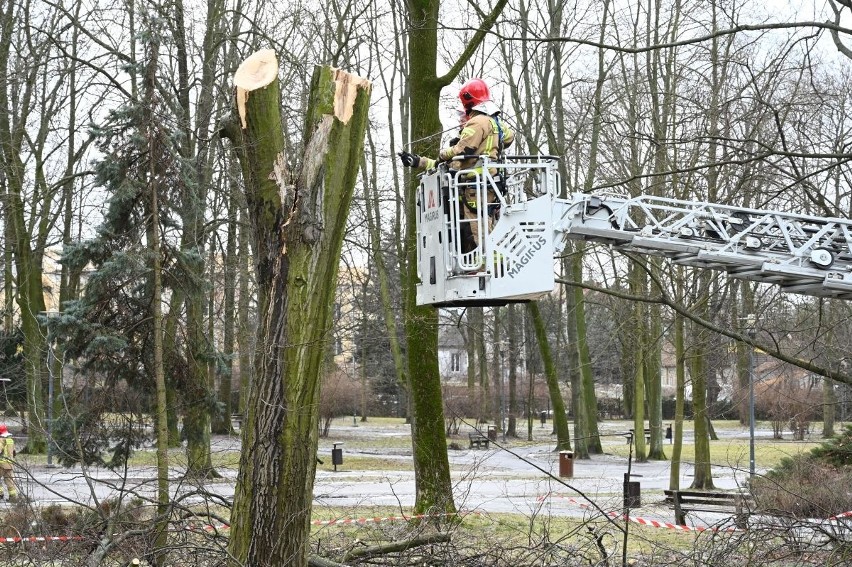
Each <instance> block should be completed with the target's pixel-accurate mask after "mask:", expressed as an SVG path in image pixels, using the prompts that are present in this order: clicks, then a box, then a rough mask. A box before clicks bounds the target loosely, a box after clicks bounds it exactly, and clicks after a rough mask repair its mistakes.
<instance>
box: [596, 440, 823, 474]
mask: <svg viewBox="0 0 852 567" xmlns="http://www.w3.org/2000/svg"><path fill="white" fill-rule="evenodd" d="M819 444H820V442H818V441H785V440H775V439H759V440H758V441H756V442H755V445H754V462H755V466H757V467H759V468H773V467H775V466H777V465H778V464H779V463H780V462H781V459H783V458H784V457H792V456H795V455H801V454H804V453H807V452H809V451H810V450H811V449H813V448H814V447H816V446H818V445H819ZM663 450H664V452H665V454H666V457H667V458H669V459H671V457H672V446H671V445H669V444H668V443H666V444H665V445H664V447H663ZM605 451H606V452H607V453H611V454H613V455H619V456H622V457H627V454H628V446H627V444H622V445H611V446H606V447H605ZM680 458H681V461H686V462H695V445H694V444H691V443H690V444H686V443H685V444H684V445H683V447H682V451H681V457H680ZM710 463H711V464H713V465H717V466H724V467H732V468H738V469H741V470H748V468H749V440H748V439H720V440H719V441H711V442H710Z"/></svg>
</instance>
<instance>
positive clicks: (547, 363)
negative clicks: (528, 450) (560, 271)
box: [527, 301, 571, 451]
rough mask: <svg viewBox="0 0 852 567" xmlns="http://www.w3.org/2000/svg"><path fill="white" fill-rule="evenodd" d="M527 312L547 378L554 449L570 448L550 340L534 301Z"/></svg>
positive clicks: (563, 405) (564, 449)
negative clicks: (554, 438)
mask: <svg viewBox="0 0 852 567" xmlns="http://www.w3.org/2000/svg"><path fill="white" fill-rule="evenodd" d="M527 313H529V315H530V318H531V319H532V324H533V328H534V329H535V338H536V342H537V343H538V347H539V350H540V351H541V360H542V363H543V364H544V377H545V379H546V380H547V389H548V391H549V392H550V403H551V405H552V406H553V427H554V429H555V430H556V448H555V449H554V451H570V450H571V433H570V429H569V428H568V416H567V415H566V414H565V401H564V400H563V399H562V392H561V391H560V390H559V378H558V377H557V376H556V367H555V366H554V364H553V354H552V353H551V352H550V341H548V339H547V332H546V331H545V328H544V320H543V319H542V317H541V312H540V311H539V309H538V304H537V303H536V302H535V301H530V302H529V303H527Z"/></svg>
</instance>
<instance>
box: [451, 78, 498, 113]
mask: <svg viewBox="0 0 852 567" xmlns="http://www.w3.org/2000/svg"><path fill="white" fill-rule="evenodd" d="M459 100H461V103H462V106H464V107H465V110H468V111H470V109H471V108H472V107H474V106H476V105H477V104H481V103H483V102H485V101H489V100H491V91H489V90H488V85H486V84H485V81H483V80H482V79H471V80H469V81H468V82H466V83H465V84H464V85H462V88H461V89H460V90H459Z"/></svg>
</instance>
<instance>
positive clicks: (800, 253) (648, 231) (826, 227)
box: [554, 194, 852, 299]
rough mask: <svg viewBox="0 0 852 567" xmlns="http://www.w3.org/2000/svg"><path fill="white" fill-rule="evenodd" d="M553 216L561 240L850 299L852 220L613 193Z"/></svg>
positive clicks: (559, 208)
mask: <svg viewBox="0 0 852 567" xmlns="http://www.w3.org/2000/svg"><path fill="white" fill-rule="evenodd" d="M554 217H555V218H554V230H555V231H556V232H557V233H558V234H560V235H562V237H563V238H579V239H584V240H592V241H596V242H604V243H607V244H611V245H613V246H614V247H615V248H616V249H618V250H622V251H629V252H635V253H637V254H650V255H655V256H664V257H666V258H670V259H671V260H672V261H673V262H674V263H676V264H682V265H686V266H696V267H699V268H710V269H714V270H722V271H725V272H727V273H728V274H729V275H730V276H732V277H736V278H742V279H747V280H752V281H756V282H761V283H770V284H777V285H780V286H781V289H782V291H785V292H790V293H799V294H804V295H814V296H819V297H836V298H840V299H852V221H849V220H845V219H840V218H822V217H814V216H809V215H796V214H790V213H782V212H778V211H768V210H759V209H747V208H743V207H735V206H730V205H718V204H714V203H704V202H699V201H683V200H677V199H668V198H665V197H652V196H647V195H643V196H640V197H635V198H629V197H625V196H619V195H615V194H596V195H586V194H575V195H573V197H572V198H571V200H567V201H563V200H556V207H555V210H554ZM557 217H558V218H557ZM558 247H559V244H558V243H557V248H558Z"/></svg>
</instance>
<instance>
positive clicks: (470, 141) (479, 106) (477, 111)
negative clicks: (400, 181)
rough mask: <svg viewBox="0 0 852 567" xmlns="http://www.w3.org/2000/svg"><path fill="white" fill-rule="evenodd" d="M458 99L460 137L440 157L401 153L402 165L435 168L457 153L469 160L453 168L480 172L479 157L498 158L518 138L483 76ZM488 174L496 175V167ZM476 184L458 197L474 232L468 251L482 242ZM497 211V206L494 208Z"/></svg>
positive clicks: (491, 220) (469, 84)
mask: <svg viewBox="0 0 852 567" xmlns="http://www.w3.org/2000/svg"><path fill="white" fill-rule="evenodd" d="M459 100H460V101H461V103H462V106H463V108H464V116H465V117H466V121H465V122H464V124H463V125H462V129H461V132H460V134H459V137H458V138H454V139H452V140H450V145H449V146H448V147H446V148H444V149H442V150H441V151H440V153H439V154H438V160H437V161H436V160H434V159H431V158H426V157H420V156H418V155H417V154H412V153H408V152H401V153H400V154H399V157H400V160H401V161H402V165H403V166H405V167H415V168H421V169H432V168H434V167H435V165H436V164H437V162H438V161H448V160H451V159H452V158H453V157H456V156H463V155H466V156H471V157H470V158H468V159H464V160H460V161H453V162H452V163H451V164H450V167H451V168H452V169H454V170H462V169H472V170H474V171H477V172H479V173H481V170H482V166H481V165H480V166H478V167H477V162H478V161H479V157H478V156H488V157H489V158H491V159H492V160H496V159H498V158H500V157H501V156H502V153H503V150H504V149H505V148H507V147H509V146H510V145H511V144H512V142H513V141H514V139H515V134H514V132H512V130H511V129H510V128H509V127H507V126H506V125H505V124H504V123H503V122H502V120H501V119H500V109H499V108H498V107H497V105H496V104H494V102H493V101H492V100H491V92H490V91H489V89H488V85H486V84H485V81H483V80H482V79H471V80H469V81H468V82H466V83H465V84H464V85H463V86H462V88H461V90H459ZM489 173H491V174H492V175H494V174H496V171H495V170H494V169H490V171H489ZM476 192H477V191H476V186H474V185H470V186H468V187H466V188H465V189H464V191H463V193H462V194H461V195H460V196H459V198H460V199H461V201H462V202H461V209H462V214H463V216H464V218H465V219H472V222H470V223H469V224H470V230H471V233H472V234H470V235H469V236H468V238H469V239H470V241H469V242H465V239H464V238H463V239H462V245H463V251H469V250H471V249H472V248H473V247H475V246H478V245H479V236H478V233H479V227H478V224H479V223H478V221H477V210H478V207H479V203H478V202H477V197H476ZM487 199H488V202H489V203H496V202H497V196H496V194H495V193H494V189H493V188H492V187H490V186H489V187H488V189H487ZM495 210H496V208H495ZM488 219H489V229H491V228H493V226H494V215H493V213H492V211H491V210H489V215H488Z"/></svg>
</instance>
